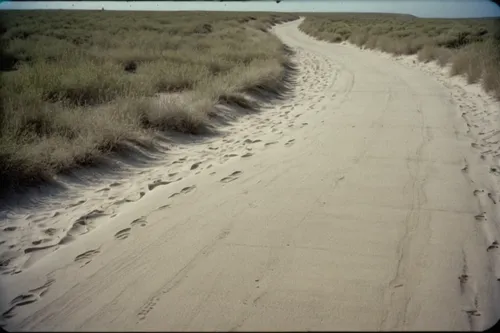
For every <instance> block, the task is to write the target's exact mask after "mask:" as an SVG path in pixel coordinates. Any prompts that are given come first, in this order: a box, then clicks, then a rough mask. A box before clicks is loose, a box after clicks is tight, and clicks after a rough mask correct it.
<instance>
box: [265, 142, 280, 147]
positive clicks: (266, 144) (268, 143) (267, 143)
mask: <svg viewBox="0 0 500 333" xmlns="http://www.w3.org/2000/svg"><path fill="white" fill-rule="evenodd" d="M277 143H278V141H271V142H266V143H265V144H264V146H266V147H267V146H270V145H274V144H277Z"/></svg>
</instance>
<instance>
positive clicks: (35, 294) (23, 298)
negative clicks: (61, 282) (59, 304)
mask: <svg viewBox="0 0 500 333" xmlns="http://www.w3.org/2000/svg"><path fill="white" fill-rule="evenodd" d="M54 282H55V280H53V279H51V280H48V281H47V282H46V283H45V284H44V285H42V286H40V287H38V288H35V289H31V290H29V291H28V292H27V293H23V294H21V295H18V296H17V297H15V298H14V299H13V300H12V301H10V308H9V309H8V310H7V311H5V312H4V313H2V319H9V318H12V317H14V316H15V315H16V312H15V310H16V308H17V307H20V306H24V305H28V304H31V303H35V302H37V301H39V300H40V299H41V298H42V297H43V296H44V295H45V294H46V293H47V292H48V291H49V289H50V286H51V285H52V284H53V283H54Z"/></svg>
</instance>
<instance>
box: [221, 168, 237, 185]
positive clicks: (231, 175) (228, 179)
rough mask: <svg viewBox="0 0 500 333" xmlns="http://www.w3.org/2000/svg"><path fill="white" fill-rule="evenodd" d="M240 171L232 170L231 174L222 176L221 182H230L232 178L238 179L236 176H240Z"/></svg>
mask: <svg viewBox="0 0 500 333" xmlns="http://www.w3.org/2000/svg"><path fill="white" fill-rule="evenodd" d="M242 173H243V172H241V171H235V172H233V173H232V174H230V175H229V176H227V177H224V178H222V179H221V180H220V181H221V182H222V183H229V182H232V181H233V180H236V179H238V178H239V176H240V175H241V174H242Z"/></svg>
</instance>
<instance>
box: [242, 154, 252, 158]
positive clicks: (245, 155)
mask: <svg viewBox="0 0 500 333" xmlns="http://www.w3.org/2000/svg"><path fill="white" fill-rule="evenodd" d="M250 156H253V154H252V153H246V154H243V155H241V158H247V157H250Z"/></svg>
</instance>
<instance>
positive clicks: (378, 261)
mask: <svg viewBox="0 0 500 333" xmlns="http://www.w3.org/2000/svg"><path fill="white" fill-rule="evenodd" d="M299 23H300V21H296V22H290V23H286V24H283V25H280V26H278V27H276V28H275V33H276V34H277V35H278V36H279V37H280V38H281V39H282V40H283V42H284V43H286V44H287V45H288V46H290V47H291V48H292V49H293V50H295V52H296V53H295V56H294V59H295V62H296V64H297V67H298V69H299V71H298V74H297V78H296V81H297V82H296V88H295V90H294V93H293V96H291V97H290V98H289V99H288V100H286V101H285V102H283V103H281V102H280V104H277V105H275V106H274V107H272V108H270V109H268V110H265V111H263V112H262V113H260V114H258V115H252V116H249V117H246V118H245V119H243V120H242V121H241V122H239V123H238V124H235V125H232V127H231V133H229V134H228V135H227V136H226V137H224V139H216V140H215V141H212V142H211V143H210V145H211V147H212V148H213V149H214V150H217V149H218V150H219V151H223V152H224V154H226V155H224V156H230V155H227V154H230V153H231V152H236V153H238V154H239V153H240V152H242V151H250V152H251V154H248V155H247V156H245V158H240V159H234V158H233V159H230V160H228V161H227V162H225V163H221V164H217V163H214V166H213V167H212V168H210V169H208V168H207V169H206V170H202V172H201V173H199V174H195V173H192V174H191V175H189V176H186V177H185V178H184V179H183V180H182V181H180V182H179V183H178V184H177V183H176V184H173V186H174V187H173V188H170V187H169V186H170V185H169V186H167V187H164V188H159V189H157V190H154V191H153V192H150V193H148V194H147V195H146V196H145V197H144V199H142V200H141V201H138V202H136V203H132V204H130V205H128V206H124V207H123V208H121V211H120V213H119V216H118V217H117V222H116V223H115V222H113V223H114V224H109V225H108V226H104V227H102V228H100V229H99V236H97V235H95V236H92V237H90V236H89V237H87V236H85V237H86V238H85V237H81V240H78V241H75V242H74V243H73V244H71V245H68V246H67V248H65V250H64V251H60V250H59V251H55V252H54V253H52V254H51V255H48V256H46V257H44V258H43V259H41V260H39V261H38V262H37V264H36V265H34V266H33V267H31V268H30V269H28V270H26V271H25V272H22V273H20V274H19V275H17V276H13V277H12V278H11V280H6V281H7V282H6V283H7V285H8V286H9V288H8V290H7V291H6V293H7V296H8V297H7V296H6V297H7V299H9V300H10V299H13V301H14V300H15V297H16V296H17V295H19V294H22V293H24V294H26V293H27V294H30V295H34V296H33V297H32V299H34V301H33V302H30V304H28V305H23V304H21V305H16V304H19V302H18V303H16V302H15V301H14V303H11V304H10V305H12V304H14V306H13V308H12V307H11V310H10V312H8V313H7V316H5V313H4V319H5V320H6V322H7V323H8V325H7V328H11V329H20V330H69V331H73V330H87V331H88V330H253V331H255V330H270V331H272V330H429V329H431V330H469V329H483V328H485V325H488V324H491V323H492V322H493V321H495V320H496V318H495V317H494V316H495V314H494V311H492V310H490V309H492V305H491V304H490V303H491V302H492V301H491V300H490V297H489V295H491V293H492V290H493V289H491V288H493V287H491V284H490V282H491V281H494V280H495V277H494V276H493V275H492V273H491V268H490V261H489V259H488V258H487V257H486V255H485V254H483V253H486V251H485V248H484V244H483V241H482V238H481V237H480V232H479V231H478V230H477V218H476V219H475V216H477V214H478V209H479V208H478V202H477V199H476V197H475V196H474V194H473V192H474V190H475V187H474V182H473V181H472V180H471V178H470V175H468V173H467V168H472V167H473V163H472V162H471V160H470V158H469V151H470V142H469V141H468V138H467V137H466V136H465V135H464V126H463V124H462V123H461V119H460V117H459V113H458V111H457V105H456V104H455V103H454V102H453V101H452V99H451V97H450V92H449V91H448V90H447V89H446V88H444V87H443V86H442V85H441V84H439V83H437V81H435V80H433V79H432V78H431V77H429V76H428V75H426V74H424V73H423V72H420V71H418V70H416V69H410V68H407V67H404V66H402V65H400V64H398V63H397V62H396V61H394V60H391V59H389V58H385V57H380V56H378V55H377V54H375V53H373V52H368V51H362V50H359V49H357V48H354V47H351V46H343V45H333V44H327V43H324V42H318V41H316V40H314V39H312V38H310V37H308V36H306V35H305V34H303V33H301V32H299V30H298V28H297V27H298V24H299ZM259 140H262V141H259ZM250 145H253V146H252V147H253V148H249V147H250ZM236 153H235V155H236ZM214 154H215V153H214ZM211 156H212V155H211ZM213 156H215V155H213ZM214 160H215V158H214ZM466 165H467V167H466ZM176 189H178V190H179V191H178V192H176V193H178V194H179V195H176V196H174V197H172V198H170V194H171V192H172V191H174V190H176ZM166 203H168V204H169V206H168V209H157V207H158V206H159V205H160V204H166ZM120 216H121V218H119V217H120ZM139 217H141V218H143V220H144V221H147V223H146V222H144V226H143V227H142V228H139V227H137V228H136V227H131V228H128V230H126V229H127V228H125V227H126V226H127V225H126V224H127V223H129V222H130V221H132V220H134V221H135V219H137V218H139ZM141 223H142V222H141ZM146 224H147V225H146ZM119 225H120V226H121V227H119ZM120 229H121V231H119V230H120ZM124 230H125V231H124ZM117 231H118V232H117ZM120 232H122V234H120ZM125 234H126V235H127V237H125V236H124V235H125ZM95 249H97V250H96V252H89V251H90V250H95ZM85 253H86V254H85ZM80 254H85V256H84V259H85V260H88V262H87V263H86V264H82V260H80V259H81V258H82V257H78V255H80ZM78 258H80V259H78ZM77 259H78V260H77ZM491 283H493V282H491ZM495 283H497V282H495ZM23 288H24V289H23ZM40 288H41V289H40ZM18 301H19V299H18ZM8 306H9V305H5V306H4V307H5V309H9V308H8ZM10 314H13V315H12V316H10ZM14 314H15V315H14Z"/></svg>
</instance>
